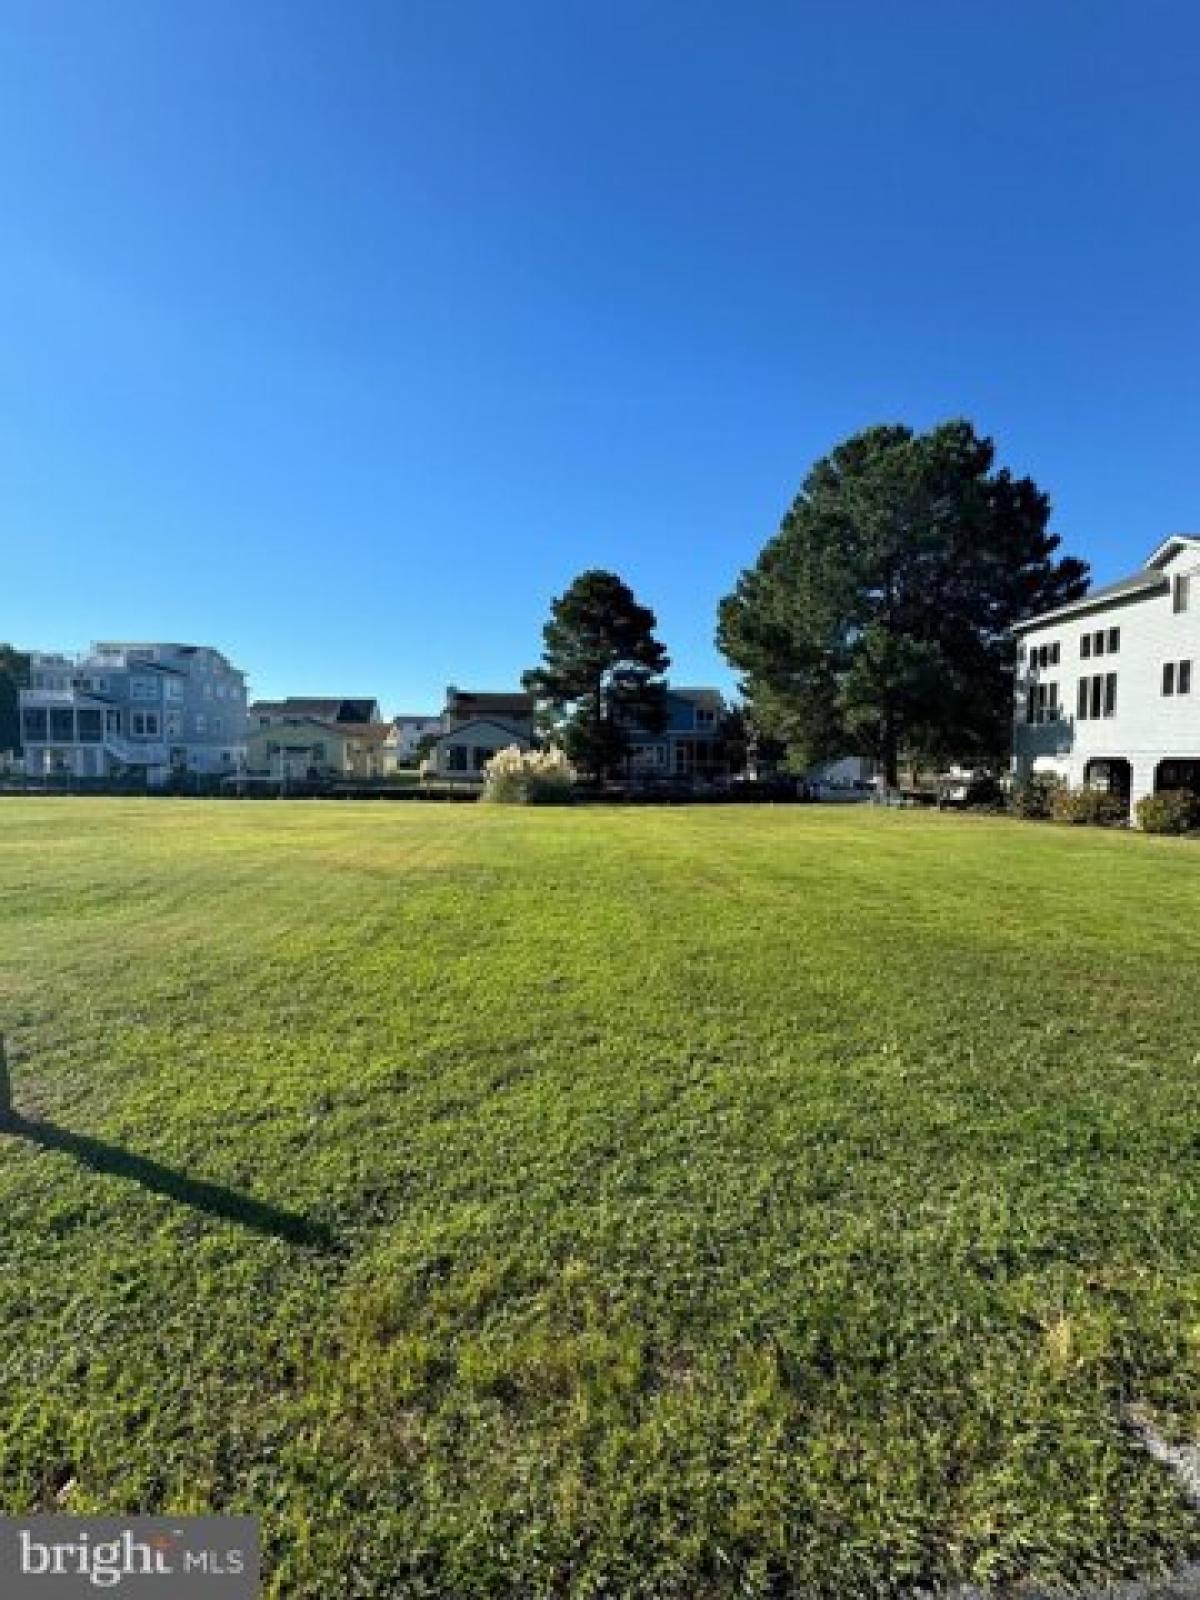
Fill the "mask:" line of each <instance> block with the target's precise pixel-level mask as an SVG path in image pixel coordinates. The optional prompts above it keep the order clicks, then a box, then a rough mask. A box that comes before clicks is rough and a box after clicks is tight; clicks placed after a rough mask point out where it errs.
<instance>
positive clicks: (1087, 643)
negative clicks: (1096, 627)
mask: <svg viewBox="0 0 1200 1600" xmlns="http://www.w3.org/2000/svg"><path fill="white" fill-rule="evenodd" d="M1091 653H1092V636H1091V634H1090V633H1085V634H1084V635H1083V637H1082V639H1080V641H1079V654H1080V655H1081V656H1082V657H1083V659H1084V660H1085V661H1086V660H1087V659H1088V657H1089V656H1090V655H1091Z"/></svg>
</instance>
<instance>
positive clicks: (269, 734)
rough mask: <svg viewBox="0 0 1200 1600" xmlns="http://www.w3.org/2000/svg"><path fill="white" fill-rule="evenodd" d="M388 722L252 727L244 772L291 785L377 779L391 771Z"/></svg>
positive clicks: (311, 721)
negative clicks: (388, 749) (292, 783)
mask: <svg viewBox="0 0 1200 1600" xmlns="http://www.w3.org/2000/svg"><path fill="white" fill-rule="evenodd" d="M391 732H392V728H391V724H390V723H387V722H326V721H323V720H321V719H320V718H318V717H286V718H280V719H279V720H278V721H272V722H269V723H267V724H266V725H265V726H260V727H251V728H250V730H249V732H248V733H247V735H246V771H247V772H248V773H250V774H252V775H255V776H261V777H265V778H275V779H283V780H286V781H290V782H321V781H324V780H329V779H337V778H342V779H345V778H382V777H383V776H385V774H386V773H387V772H388V771H389V770H390V767H389V762H388V757H387V741H388V739H389V738H390V737H391Z"/></svg>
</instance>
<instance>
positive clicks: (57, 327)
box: [0, 0, 1200, 710]
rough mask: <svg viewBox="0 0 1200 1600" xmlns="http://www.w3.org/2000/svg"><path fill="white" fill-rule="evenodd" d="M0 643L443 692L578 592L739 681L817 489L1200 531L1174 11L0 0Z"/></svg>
mask: <svg viewBox="0 0 1200 1600" xmlns="http://www.w3.org/2000/svg"><path fill="white" fill-rule="evenodd" d="M0 24H2V26H0V229H2V232H0V530H2V531H0V543H2V549H3V573H4V576H3V579H0V638H6V637H8V638H13V639H14V640H16V641H17V642H18V643H21V644H24V645H27V646H30V645H32V646H37V647H65V648H74V647H78V646H80V645H82V644H85V643H86V642H87V641H88V639H90V638H92V637H94V636H99V637H105V636H107V637H133V636H140V637H162V638H183V639H191V640H197V641H203V642H211V643H214V644H217V645H219V646H221V647H222V648H224V649H226V650H227V651H228V652H229V653H230V654H231V655H232V656H233V658H234V659H235V661H236V662H237V663H238V665H240V666H242V667H244V668H245V669H246V670H247V671H248V672H249V673H250V675H251V680H252V687H253V689H254V691H256V692H258V693H261V694H280V693H287V692H294V693H320V692H324V693H374V694H377V695H378V696H380V698H381V699H383V701H384V702H385V705H386V706H387V707H388V708H389V709H392V710H398V709H420V708H422V707H427V706H429V707H433V706H436V705H437V704H438V703H439V701H440V694H441V690H442V688H443V686H444V685H445V684H446V683H447V682H456V683H459V684H462V685H469V686H476V687H497V688H499V687H505V686H507V685H509V684H511V683H513V682H515V680H516V677H517V675H518V674H519V672H520V670H521V669H522V668H524V667H526V666H529V665H532V664H533V662H534V661H535V660H536V657H537V654H538V649H539V642H540V628H541V625H542V622H543V620H544V618H545V613H546V608H547V606H548V603H549V600H550V598H551V596H552V595H554V594H555V593H557V592H559V591H560V590H561V589H562V588H563V587H564V586H565V585H566V584H567V582H568V581H569V580H570V579H571V577H572V576H573V575H574V574H575V573H576V572H578V571H579V570H581V569H582V568H584V567H587V566H597V565H599V566H608V567H612V568H615V569H616V570H617V571H619V572H621V573H622V574H623V575H624V576H625V577H626V578H627V579H628V580H629V581H630V582H631V583H632V584H633V586H634V588H635V589H636V591H637V592H638V595H639V597H640V598H642V599H643V600H645V601H646V602H647V603H648V604H650V605H652V606H653V607H654V608H655V610H656V611H657V612H658V615H659V620H660V625H661V626H660V631H661V633H662V636H663V637H664V639H665V641H666V643H667V645H668V647H669V648H670V650H671V652H672V655H673V656H674V658H675V663H676V665H675V669H674V672H673V676H674V677H675V679H676V681H679V682H685V681H686V682H710V681H717V682H721V683H728V682H729V681H730V680H729V678H728V675H727V673H725V671H724V669H723V667H722V663H721V661H720V658H719V656H718V655H717V653H716V650H715V648H714V646H713V643H712V634H713V621H714V612H715V607H716V604H717V601H718V599H719V598H720V596H721V595H722V594H723V593H725V592H726V591H727V590H728V589H729V587H730V586H731V584H732V582H733V580H734V578H735V576H736V574H737V572H738V570H739V569H740V568H741V567H742V566H744V565H745V564H747V563H748V562H750V561H751V560H752V559H753V558H754V556H755V554H756V552H757V550H758V549H759V547H760V546H761V544H762V543H763V541H764V540H765V539H766V538H767V537H768V536H769V535H770V534H771V533H772V532H773V530H774V529H775V527H776V525H777V523H778V520H779V517H780V515H781V513H782V512H783V510H784V509H785V507H786V506H787V504H788V502H789V500H790V499H791V497H792V495H793V494H794V493H795V490H796V488H797V487H798V485H799V483H800V480H801V478H802V477H803V475H804V473H805V471H806V469H807V467H808V466H809V464H810V462H811V461H812V460H813V459H814V458H815V457H816V456H817V455H820V454H822V453H823V452H824V451H825V450H827V449H828V448H829V447H830V446H831V445H832V444H834V443H835V442H836V441H837V440H838V439H839V438H840V437H842V436H844V435H845V434H847V433H849V432H852V431H854V430H855V429H857V428H859V427H863V426H866V425H868V424H871V423H875V422H881V421H893V420H902V421H907V422H910V423H912V424H914V425H917V426H926V425H928V424H931V423H933V422H935V421H937V420H940V419H942V418H945V417H948V416H961V415H965V416H969V417H971V418H972V419H973V420H974V421H975V422H976V424H977V425H978V426H979V427H980V428H981V429H982V430H983V431H986V432H988V433H990V434H992V435H993V436H994V437H995V438H996V440H997V442H998V444H999V446H1000V450H1001V455H1002V458H1003V460H1004V461H1005V462H1007V463H1008V464H1009V465H1011V466H1012V467H1014V468H1015V469H1016V470H1018V471H1023V472H1029V473H1032V475H1033V476H1034V477H1035V478H1037V479H1038V481H1039V482H1040V483H1041V484H1042V486H1043V487H1044V488H1045V489H1047V490H1048V491H1049V492H1050V494H1051V495H1052V497H1053V500H1054V503H1055V507H1056V526H1057V529H1058V531H1059V532H1060V533H1061V534H1062V535H1063V536H1064V539H1065V542H1066V545H1067V547H1068V548H1070V549H1071V550H1072V551H1074V552H1076V553H1078V554H1080V555H1083V556H1085V557H1087V558H1088V559H1090V560H1091V561H1092V562H1093V565H1094V568H1095V572H1096V576H1097V578H1098V579H1105V578H1109V577H1113V576H1116V575H1118V574H1119V573H1120V572H1121V571H1122V570H1124V569H1126V568H1129V567H1132V566H1135V565H1136V564H1137V563H1138V561H1139V560H1140V558H1141V557H1142V555H1143V554H1145V553H1146V552H1147V551H1148V550H1149V549H1150V548H1151V547H1152V546H1153V545H1155V544H1156V543H1157V542H1158V541H1159V540H1160V539H1161V538H1162V537H1163V536H1164V535H1165V534H1167V533H1168V532H1171V531H1175V530H1178V529H1181V528H1195V527H1197V526H1198V525H1200V503H1198V502H1200V478H1198V476H1197V465H1196V463H1197V442H1198V441H1197V424H1198V422H1200V404H1198V395H1197V375H1198V374H1200V315H1198V313H1200V270H1198V263H1200V238H1198V237H1197V236H1198V234H1200V206H1198V205H1197V203H1196V202H1197V187H1198V180H1200V137H1198V134H1197V127H1198V126H1200V124H1198V120H1197V117H1196V114H1195V94H1196V78H1197V65H1198V61H1200V8H1197V7H1196V6H1195V5H1194V4H1191V3H1190V0H1189V3H1179V4H1174V3H1154V0H1150V3H1147V0H1138V3H1136V4H1135V3H1125V0H1073V3H1072V0H1057V3H1047V0H1037V3H1030V4H1023V3H1021V0H1002V3H988V0H971V3H970V4H963V3H961V0H903V3H901V0H888V3H867V0H808V3H801V0H793V3H790V4H778V3H767V0H761V3H753V0H752V3H748V4H741V5H734V4H732V3H729V0H724V3H721V4H709V3H707V0H679V3H676V0H669V3H668V0H588V3H586V4H585V3H580V0H505V3H504V4H496V3H494V0H486V3H484V0H479V3H475V0H471V3H468V0H420V3H405V0H387V3H383V4H378V5H376V4H369V3H367V0H322V3H319V4H316V3H305V0H286V3H275V0H271V3H267V0H142V3H138V4H133V3H130V0H106V3H105V4H104V5H97V4H95V3H94V0H77V3H74V0H73V3H65V0H3V5H2V6H0Z"/></svg>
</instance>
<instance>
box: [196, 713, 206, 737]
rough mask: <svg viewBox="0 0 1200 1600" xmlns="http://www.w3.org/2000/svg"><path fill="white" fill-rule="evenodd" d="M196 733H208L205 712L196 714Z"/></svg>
mask: <svg viewBox="0 0 1200 1600" xmlns="http://www.w3.org/2000/svg"><path fill="white" fill-rule="evenodd" d="M196 732H197V733H207V732H208V718H207V717H206V716H205V715H204V712H203V711H197V713H196Z"/></svg>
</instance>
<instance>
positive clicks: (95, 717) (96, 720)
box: [79, 711, 103, 744]
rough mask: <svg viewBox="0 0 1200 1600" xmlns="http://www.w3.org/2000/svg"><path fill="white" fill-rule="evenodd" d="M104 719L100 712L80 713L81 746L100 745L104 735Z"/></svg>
mask: <svg viewBox="0 0 1200 1600" xmlns="http://www.w3.org/2000/svg"><path fill="white" fill-rule="evenodd" d="M101 723H102V718H101V713H100V712H99V711H80V712H79V742H80V744H99V743H100V740H101V738H102V737H103V734H102V727H101Z"/></svg>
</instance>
